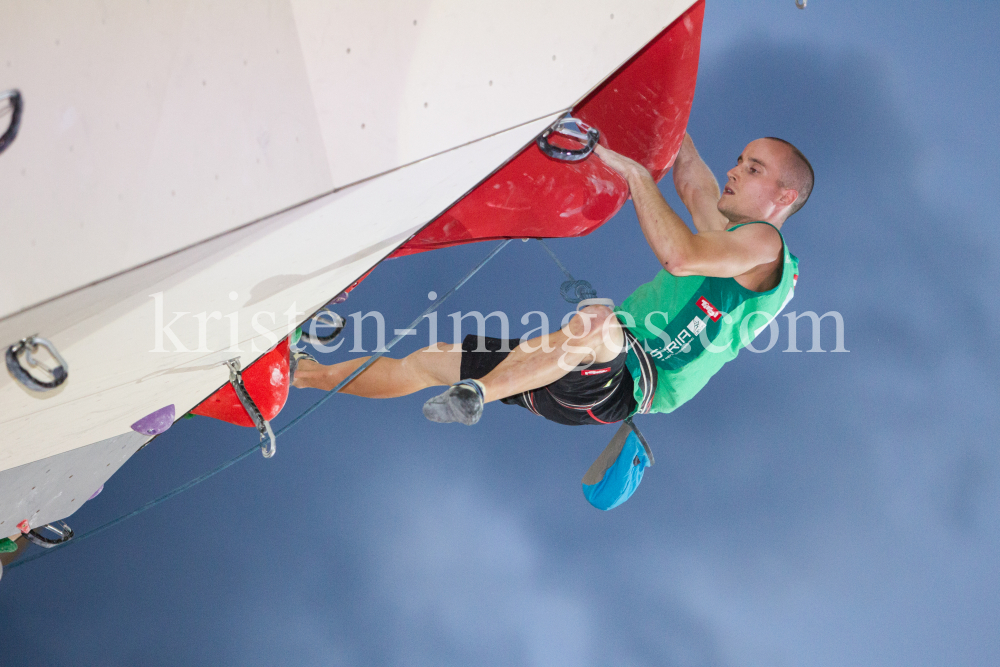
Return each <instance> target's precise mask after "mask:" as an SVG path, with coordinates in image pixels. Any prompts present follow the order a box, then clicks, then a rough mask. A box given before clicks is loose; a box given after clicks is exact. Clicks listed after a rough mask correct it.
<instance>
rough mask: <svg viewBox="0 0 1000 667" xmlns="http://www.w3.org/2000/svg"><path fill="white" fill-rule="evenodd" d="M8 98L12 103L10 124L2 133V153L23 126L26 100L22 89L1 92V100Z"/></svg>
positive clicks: (0, 144)
mask: <svg viewBox="0 0 1000 667" xmlns="http://www.w3.org/2000/svg"><path fill="white" fill-rule="evenodd" d="M4 100H7V101H8V102H9V103H10V108H11V113H10V125H8V126H7V131H6V132H4V133H3V134H2V135H0V153H3V152H4V151H5V150H7V147H8V146H10V145H11V144H12V143H13V142H14V139H15V138H17V131H18V129H20V127H21V112H22V111H23V110H24V101H23V100H22V99H21V91H19V90H17V89H11V90H5V91H3V92H0V102H3V101H4Z"/></svg>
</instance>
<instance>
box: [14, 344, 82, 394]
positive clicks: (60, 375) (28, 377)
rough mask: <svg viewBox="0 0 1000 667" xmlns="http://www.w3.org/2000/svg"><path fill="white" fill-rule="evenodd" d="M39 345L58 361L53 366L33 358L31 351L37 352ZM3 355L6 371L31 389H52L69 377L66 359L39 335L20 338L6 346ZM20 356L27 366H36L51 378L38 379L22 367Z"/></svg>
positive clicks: (40, 390) (39, 390)
mask: <svg viewBox="0 0 1000 667" xmlns="http://www.w3.org/2000/svg"><path fill="white" fill-rule="evenodd" d="M39 347H44V348H45V349H46V350H48V353H49V354H50V355H52V358H53V359H55V360H56V361H57V362H58V365H56V366H55V367H54V368H49V367H48V366H46V365H45V364H43V363H41V362H40V361H38V360H37V359H35V357H34V354H33V353H34V352H37V351H38V348H39ZM5 357H6V362H7V371H8V372H9V373H10V374H11V377H13V378H14V379H15V380H17V381H18V382H20V383H21V385H22V386H23V387H25V388H26V389H30V390H31V391H37V392H46V391H52V390H53V389H55V388H56V387H58V386H59V385H61V384H62V383H63V382H65V381H66V378H67V377H69V364H67V363H66V360H65V359H63V358H62V355H61V354H59V350H57V349H56V346H55V345H53V344H52V343H51V342H49V341H47V340H45V339H44V338H40V337H39V336H28V337H27V338H22V339H21V340H19V341H18V342H16V343H14V344H13V345H11V346H10V347H8V348H7V353H6V355H5ZM22 358H23V359H24V361H26V362H28V366H29V367H30V368H37V369H38V370H40V371H42V372H43V373H45V374H46V375H48V376H49V377H51V378H52V379H51V380H39V379H38V378H37V377H35V376H34V375H32V374H31V372H30V371H29V370H28V369H27V368H25V367H24V365H23V364H22V363H21V359H22Z"/></svg>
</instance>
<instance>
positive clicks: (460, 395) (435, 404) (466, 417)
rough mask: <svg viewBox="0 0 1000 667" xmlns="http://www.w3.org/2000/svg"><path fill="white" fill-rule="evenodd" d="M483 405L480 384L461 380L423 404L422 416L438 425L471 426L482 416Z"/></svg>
mask: <svg viewBox="0 0 1000 667" xmlns="http://www.w3.org/2000/svg"><path fill="white" fill-rule="evenodd" d="M483 403H484V400H483V385H482V383H480V382H479V381H478V380H462V381H460V382H456V383H455V384H453V385H451V386H450V387H448V390H447V391H445V392H444V393H443V394H440V395H438V396H435V397H434V398H432V399H430V400H429V401H427V402H426V403H424V416H425V417H427V418H428V419H430V420H431V421H432V422H438V423H440V424H450V423H451V422H459V423H461V424H465V425H466V426H472V425H473V424H475V423H476V422H477V421H479V418H480V417H482V416H483Z"/></svg>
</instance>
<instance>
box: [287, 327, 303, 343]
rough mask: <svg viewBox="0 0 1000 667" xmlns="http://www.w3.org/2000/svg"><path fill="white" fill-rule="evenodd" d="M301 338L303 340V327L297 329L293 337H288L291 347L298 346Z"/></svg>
mask: <svg viewBox="0 0 1000 667" xmlns="http://www.w3.org/2000/svg"><path fill="white" fill-rule="evenodd" d="M301 338H302V327H295V331H293V332H292V335H291V336H289V337H288V342H289V343H290V344H291V345H298V344H299V339H301Z"/></svg>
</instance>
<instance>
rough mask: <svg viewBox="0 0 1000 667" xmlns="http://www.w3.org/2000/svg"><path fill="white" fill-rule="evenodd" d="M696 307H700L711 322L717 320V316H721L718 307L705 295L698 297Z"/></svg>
mask: <svg viewBox="0 0 1000 667" xmlns="http://www.w3.org/2000/svg"><path fill="white" fill-rule="evenodd" d="M698 307H699V308H701V309H702V311H703V312H704V313H705V314H706V315H708V316H709V317H711V318H712V321H713V322H718V321H719V318H720V317H722V313H721V312H720V311H719V309H718V308H716V307H715V306H713V305H712V303H711V302H710V301H709V300H708V299H706V298H705V297H701V298H700V299H698Z"/></svg>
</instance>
